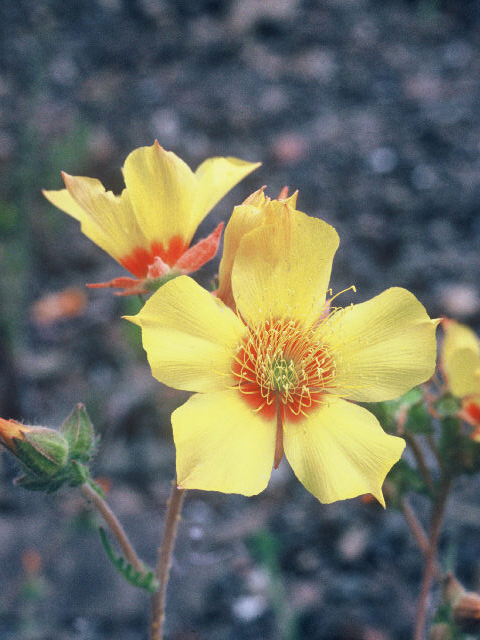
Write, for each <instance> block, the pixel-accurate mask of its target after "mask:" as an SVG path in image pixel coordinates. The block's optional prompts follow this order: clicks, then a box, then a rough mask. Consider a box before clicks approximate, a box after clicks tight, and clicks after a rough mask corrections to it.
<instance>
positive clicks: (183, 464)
mask: <svg viewBox="0 0 480 640" xmlns="http://www.w3.org/2000/svg"><path fill="white" fill-rule="evenodd" d="M338 242H339V241H338V235H337V233H336V231H335V230H334V229H333V227H331V226H330V225H328V224H326V223H325V222H323V221H321V220H318V219H315V218H311V217H309V216H306V215H305V214H303V213H300V212H298V211H295V210H293V209H292V208H291V207H289V206H280V207H277V210H276V217H275V220H274V223H272V224H261V225H260V226H256V227H255V228H254V229H253V230H252V231H249V232H247V233H245V234H244V235H243V237H242V238H241V240H240V242H239V244H238V247H237V249H236V251H235V258H234V262H233V268H232V275H231V283H232V291H233V297H234V300H235V304H236V311H237V313H235V312H234V311H233V310H231V309H230V308H229V307H227V306H226V305H225V304H224V303H223V302H222V301H221V300H219V299H218V298H215V297H213V296H212V295H210V294H209V293H207V292H206V291H205V290H204V289H202V288H201V287H200V286H199V285H198V284H196V283H195V282H194V281H193V280H192V279H191V278H189V277H188V276H181V277H179V278H177V279H176V280H173V281H172V282H169V283H167V284H166V285H165V286H164V287H162V288H161V289H160V290H159V291H158V292H156V293H155V294H154V295H153V296H152V297H151V298H150V300H149V301H148V302H147V303H146V304H145V306H144V307H143V309H142V310H141V312H140V313H139V314H138V315H137V316H134V317H130V318H128V319H129V320H131V321H133V322H135V323H137V324H139V325H140V326H141V327H142V333H143V344H144V347H145V349H146V352H147V355H148V358H149V362H150V365H151V368H152V372H153V375H154V376H155V377H156V378H157V379H158V380H160V381H161V382H163V383H165V384H167V385H170V386H172V387H175V388H177V389H184V390H188V391H194V392H196V393H195V394H194V395H192V397H191V398H190V399H189V400H188V401H187V402H186V403H185V404H184V405H183V406H181V407H180V408H178V409H177V410H176V411H174V413H173V414H172V425H173V434H174V439H175V445H176V450H177V480H178V483H179V485H180V486H181V487H184V488H195V489H207V490H215V491H223V492H226V493H241V494H245V495H253V494H256V493H258V492H260V491H262V490H263V489H264V488H265V487H266V485H267V483H268V480H269V477H270V473H271V470H272V467H273V466H275V467H276V466H278V464H279V463H280V460H281V458H282V456H283V454H285V456H286V458H287V460H288V462H289V463H290V465H291V467H292V469H293V471H294V472H295V474H296V476H297V477H298V479H299V480H300V481H301V482H302V483H303V484H304V485H305V487H306V488H307V489H308V490H309V491H311V493H313V494H314V495H315V496H316V497H317V498H318V499H319V500H320V501H322V502H333V501H335V500H341V499H344V498H351V497H354V496H357V495H360V494H363V493H372V494H374V495H375V496H376V498H377V499H378V500H379V501H380V502H381V503H382V504H384V500H383V495H382V490H381V487H382V483H383V480H384V478H385V475H386V474H387V472H388V471H389V469H390V468H391V466H392V465H393V464H394V463H395V462H396V461H397V460H398V459H399V457H400V456H401V453H402V451H403V448H404V446H405V443H404V441H403V440H402V439H401V438H397V437H395V436H391V435H387V434H386V433H385V432H384V431H383V430H382V428H381V427H380V425H379V423H378V421H377V420H376V418H375V417H374V416H373V415H372V414H371V413H370V412H369V411H367V410H366V409H364V408H362V407H359V406H357V405H355V404H353V403H352V402H351V401H352V400H358V401H367V402H371V401H380V400H389V399H392V398H396V397H397V396H400V395H401V394H403V393H405V392H406V391H407V390H408V389H410V388H411V387H412V386H414V385H417V384H419V383H421V382H423V381H425V380H427V379H428V378H429V377H430V376H431V375H432V373H433V371H434V368H435V356H436V343H435V335H434V334H435V326H436V324H437V323H436V321H432V320H430V318H429V317H428V315H427V313H426V311H425V309H424V308H423V306H422V305H421V304H420V303H419V302H418V300H417V299H416V298H415V297H414V296H413V295H412V294H411V293H409V292H408V291H406V290H404V289H398V288H395V289H388V290H387V291H385V292H384V293H382V294H380V295H379V296H377V297H375V298H373V299H372V300H370V301H368V302H364V303H361V304H358V305H355V306H349V307H347V308H345V309H330V311H329V312H327V313H326V312H325V305H326V304H328V303H326V292H327V289H328V281H329V277H330V271H331V265H332V260H333V256H334V254H335V251H336V249H337V246H338Z"/></svg>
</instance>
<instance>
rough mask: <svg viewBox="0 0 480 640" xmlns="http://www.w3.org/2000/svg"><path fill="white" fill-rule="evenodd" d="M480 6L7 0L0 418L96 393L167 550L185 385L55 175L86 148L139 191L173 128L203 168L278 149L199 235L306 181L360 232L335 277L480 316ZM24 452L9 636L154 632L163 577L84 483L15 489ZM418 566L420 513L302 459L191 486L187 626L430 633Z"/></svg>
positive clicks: (146, 533)
mask: <svg viewBox="0 0 480 640" xmlns="http://www.w3.org/2000/svg"><path fill="white" fill-rule="evenodd" d="M479 27H480V1H477V0H464V1H462V0H457V1H455V0H411V1H407V0H178V1H174V0H84V1H83V2H76V1H74V0H36V1H35V2H31V1H29V0H3V1H2V2H0V415H1V416H2V417H5V418H15V419H18V420H21V421H23V422H25V423H26V424H42V425H45V426H55V427H56V426H58V425H59V424H60V423H61V422H62V421H63V419H64V418H65V417H66V416H67V415H68V413H69V412H70V411H71V409H72V407H73V405H74V404H75V403H76V402H78V401H82V402H84V403H85V404H86V405H87V408H88V411H89V413H90V415H91V417H92V420H93V421H94V423H95V426H96V428H97V430H98V431H99V432H100V433H101V434H102V441H101V445H100V450H99V454H98V456H97V459H96V463H95V469H94V472H95V474H97V475H100V476H102V477H103V478H104V482H105V483H107V484H109V485H110V486H111V488H110V492H109V500H110V502H111V504H112V506H113V508H114V510H115V511H116V513H117V515H118V516H119V518H120V519H121V521H122V522H123V523H124V525H125V527H126V529H127V531H128V532H129V534H130V535H131V537H132V538H133V540H134V541H135V542H136V544H137V549H138V551H139V553H140V555H141V556H142V557H143V558H144V559H145V560H146V561H147V562H150V563H153V562H154V561H155V555H156V546H157V544H158V542H159V539H160V532H161V525H162V521H163V515H164V512H165V503H166V500H167V497H168V492H169V481H170V480H171V478H172V476H173V473H174V450H173V446H172V439H171V432H170V423H169V415H170V413H171V411H172V409H174V408H175V407H176V406H178V405H179V404H181V403H182V402H183V401H184V400H185V397H186V396H185V394H179V393H177V392H174V391H172V390H168V389H166V388H162V387H161V386H160V385H159V384H158V383H157V382H156V381H155V380H153V378H152V377H151V375H150V372H149V369H148V366H147V364H146V358H145V355H144V353H143V351H142V349H141V345H140V338H139V334H138V331H137V328H136V327H133V326H130V325H128V324H127V323H125V322H124V321H122V320H121V319H120V316H121V315H122V314H125V313H135V312H136V311H137V310H138V309H139V302H138V301H137V300H136V299H132V300H130V299H122V298H118V297H114V296H113V295H112V292H111V291H109V290H87V289H85V286H84V285H85V283H86V282H98V281H105V280H108V279H110V278H112V277H115V276H119V275H124V274H125V272H124V271H123V270H122V268H121V267H119V266H118V265H117V264H116V263H115V262H114V261H113V260H112V259H111V258H109V257H108V256H107V255H106V254H105V253H103V252H102V251H101V250H100V249H99V248H98V247H96V246H95V245H93V244H92V243H91V242H90V241H89V240H88V239H87V238H85V237H84V236H83V235H82V234H81V233H80V230H79V227H78V224H77V223H76V222H75V221H74V220H72V219H70V218H69V217H68V216H66V215H65V214H63V213H61V212H60V211H58V210H56V209H54V208H53V207H52V206H51V205H50V204H49V203H48V202H47V201H46V200H44V199H43V197H42V195H41V189H42V188H47V189H58V188H61V187H62V186H63V185H62V182H61V177H60V171H61V170H66V171H67V172H69V173H71V174H74V175H86V176H90V177H96V178H99V179H101V180H102V181H103V183H104V184H105V186H106V187H107V188H110V189H112V190H113V191H114V192H116V193H119V192H120V190H121V189H122V177H121V171H120V168H121V166H122V165H123V162H124V160H125V157H126V156H127V154H128V153H129V152H130V151H131V150H133V149H134V148H136V147H139V146H142V145H151V144H152V143H153V141H154V140H155V139H156V138H157V139H158V140H159V142H160V144H161V145H162V146H164V147H165V148H167V149H170V150H173V151H174V152H175V153H177V154H178V155H179V156H180V157H182V158H183V159H184V160H186V161H187V163H188V164H189V165H190V166H192V168H196V166H197V165H198V164H200V162H202V161H203V160H204V159H205V158H206V157H209V156H214V155H233V156H238V157H240V158H242V159H245V160H250V161H262V162H263V165H262V167H261V168H260V169H259V170H257V171H256V172H255V173H254V174H252V175H251V176H249V177H248V178H247V179H246V180H245V181H243V182H242V183H241V184H240V185H239V186H237V187H236V188H235V189H234V190H233V191H232V192H231V193H230V194H228V196H226V197H225V198H224V200H223V201H221V203H220V204H219V205H217V207H216V208H215V210H214V211H213V212H212V214H210V215H209V216H208V217H207V218H206V220H205V221H204V223H203V224H202V225H201V227H200V229H199V232H198V234H197V237H203V236H205V235H206V234H207V233H209V232H210V231H212V230H213V228H214V227H215V225H216V224H217V223H218V221H220V220H225V221H226V220H227V219H228V217H229V215H230V213H231V210H232V207H233V206H234V205H235V204H239V203H240V202H241V201H242V200H243V199H244V198H245V197H246V196H247V195H249V194H250V193H251V192H252V191H254V190H256V189H257V188H258V187H260V186H261V185H263V184H266V185H267V193H268V194H269V195H270V196H272V197H275V196H276V195H277V194H278V192H279V191H280V189H281V188H282V187H283V186H284V185H288V186H289V187H290V188H291V190H295V189H299V192H300V195H299V198H298V208H299V209H300V210H302V211H305V212H307V213H309V214H311V215H316V216H319V217H321V218H323V219H325V220H327V221H328V222H329V223H331V224H333V225H334V226H335V227H336V228H337V230H338V231H339V234H340V238H341V245H340V249H339V251H338V254H337V257H336V258H335V262H334V268H333V279H332V287H333V291H334V292H338V291H340V290H342V289H344V288H346V287H349V286H350V285H352V284H355V285H356V287H357V293H356V294H352V293H348V294H344V296H342V300H343V303H344V304H348V303H350V302H351V301H353V302H356V301H358V302H360V301H363V300H366V299H368V298H369V297H371V296H373V295H375V294H377V293H379V292H380V291H382V290H383V289H385V288H387V287H389V286H393V285H399V286H404V287H407V288H408V289H410V290H411V291H412V292H413V293H415V294H416V295H417V296H418V297H419V298H420V299H421V300H422V302H423V303H424V304H425V306H426V307H427V310H428V311H429V313H430V315H432V316H439V315H447V316H452V317H456V318H457V319H459V320H462V321H464V322H467V323H469V324H470V325H471V326H473V327H474V328H476V329H477V330H478V329H479V326H480V284H479V283H480V278H479V273H480V250H479V249H480V241H479V239H480V216H479V213H478V212H479V203H480V171H479V169H480V56H479V50H480V30H479ZM319 250H321V247H319ZM217 268H218V260H217V261H216V262H215V263H213V264H211V265H210V266H209V267H207V268H205V269H204V270H203V271H202V272H201V273H200V274H198V279H199V280H200V281H201V282H202V283H205V284H206V283H208V282H209V281H210V280H211V278H212V277H213V275H214V274H215V270H216V269H217ZM15 472H16V470H15V469H14V466H13V464H12V463H11V461H10V459H8V458H7V456H6V455H3V456H2V459H1V466H0V473H1V475H2V482H1V485H0V580H1V584H2V589H1V591H0V638H1V639H2V640H4V639H5V640H64V639H65V640H67V639H68V640H104V639H108V638H115V640H145V639H146V618H147V614H148V610H147V598H146V597H145V596H144V594H143V593H140V592H138V591H136V590H134V589H133V588H132V587H129V586H128V585H126V584H124V583H123V582H122V581H121V579H120V578H118V577H117V576H116V574H115V572H114V569H113V568H112V567H111V566H110V565H109V563H108V561H107V559H106V557H105V555H104V551H103V549H102V548H101V546H100V543H99V540H98V535H97V533H96V524H95V523H96V520H95V518H93V517H92V515H91V514H90V513H89V511H88V510H87V509H86V508H85V505H84V503H83V502H82V500H81V498H80V497H79V496H78V495H77V494H76V493H75V492H74V491H70V492H66V491H65V492H63V493H61V494H59V495H56V496H55V497H46V496H43V495H34V494H30V493H27V492H26V491H25V490H23V489H20V488H14V487H13V486H12V484H11V480H12V478H13V477H14V475H15ZM478 489H479V486H478V483H477V484H476V485H474V484H472V482H471V480H469V481H468V483H467V482H466V481H465V483H464V484H463V485H462V484H460V485H459V486H458V487H457V494H456V500H455V504H454V505H453V506H452V507H451V509H450V511H449V512H448V513H447V521H446V534H445V536H444V542H443V544H444V550H445V549H447V550H448V551H449V552H450V553H451V554H453V556H454V558H455V566H456V567H457V569H458V575H459V577H460V578H461V579H463V580H464V581H465V582H466V584H467V585H468V586H469V587H470V588H476V587H478V586H479V584H480V582H479V581H480V565H479V560H478V558H479V557H480V537H479V536H478V522H479V521H480V501H479V500H478ZM419 506H420V508H422V503H419ZM420 575H421V559H420V555H419V552H418V551H417V550H416V548H415V547H414V544H413V542H412V540H411V539H410V536H409V532H408V530H407V528H406V525H405V524H404V522H403V519H402V517H401V515H400V514H398V513H396V512H394V511H387V512H384V511H383V510H382V509H381V508H380V507H379V506H378V505H375V504H366V503H364V502H362V501H361V500H350V501H346V502H343V503H337V504H333V505H328V506H323V505H320V504H319V503H318V502H317V501H316V500H315V499H314V498H313V497H312V496H311V495H310V494H308V493H307V492H306V490H304V489H303V487H302V486H301V485H300V484H299V483H298V482H296V481H295V480H294V479H293V477H292V474H291V472H290V470H289V469H288V467H287V465H285V464H284V463H283V464H282V465H281V467H280V469H279V470H278V471H277V472H275V473H274V475H273V477H272V481H271V483H270V486H269V488H268V489H267V491H265V492H264V493H263V494H261V495H260V496H258V497H256V498H251V499H247V498H243V497H240V496H224V495H221V494H217V493H202V492H194V491H192V492H190V493H189V495H188V497H187V501H186V505H185V508H184V519H183V521H182V523H181V527H180V534H179V540H178V543H177V552H176V555H175V562H174V566H173V571H172V579H171V582H170V588H169V600H168V610H167V631H168V639H169V640H194V639H195V640H206V639H208V640H302V639H304V638H309V639H310V640H323V639H325V640H403V639H407V638H409V637H410V634H411V625H412V619H413V616H414V611H415V600H416V597H417V592H418V588H419V580H420Z"/></svg>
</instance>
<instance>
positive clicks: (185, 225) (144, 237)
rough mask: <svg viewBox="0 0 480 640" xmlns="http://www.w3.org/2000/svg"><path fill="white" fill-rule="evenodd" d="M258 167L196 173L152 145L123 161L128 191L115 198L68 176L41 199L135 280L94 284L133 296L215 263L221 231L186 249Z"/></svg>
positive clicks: (217, 161) (224, 161)
mask: <svg viewBox="0 0 480 640" xmlns="http://www.w3.org/2000/svg"><path fill="white" fill-rule="evenodd" d="M258 166H259V163H256V164H255V163H251V162H244V161H243V160H238V159H237V158H209V159H208V160H205V162H203V163H202V164H201V165H200V166H199V167H198V169H197V170H196V171H195V173H194V172H193V171H191V169H190V168H189V167H188V166H187V165H186V164H185V163H184V162H183V160H181V159H180V158H179V157H178V156H176V155H175V154H174V153H172V152H171V151H165V150H164V149H162V147H161V146H160V145H159V144H158V142H155V144H154V145H152V146H151V147H140V148H139V149H136V150H135V151H132V153H130V155H129V156H128V157H127V159H126V161H125V165H124V167H123V177H124V179H125V185H126V188H125V189H124V190H123V191H122V193H121V195H120V196H115V195H114V194H113V193H112V192H111V191H105V188H104V187H103V185H102V184H101V182H100V181H99V180H95V179H93V178H84V177H75V176H70V175H68V174H66V173H63V174H62V175H63V179H64V181H65V185H66V189H62V190H59V191H44V192H43V193H44V195H45V197H46V198H47V199H48V200H49V201H50V202H51V203H52V204H54V205H55V206H57V207H58V208H59V209H62V211H65V212H66V213H68V214H69V215H71V216H72V217H73V218H75V219H76V220H78V221H79V222H80V225H81V228H82V231H83V233H84V234H85V235H86V236H87V237H88V238H90V240H92V241H93V242H95V244H97V245H98V246H99V247H101V248H102V249H104V251H106V252H107V253H109V254H110V255H111V256H112V258H114V259H115V260H117V262H119V263H120V264H121V265H122V266H124V267H125V268H126V269H127V270H128V271H130V272H131V273H132V274H133V275H134V276H135V278H116V279H115V280H112V281H111V282H110V283H101V284H100V285H99V286H114V287H116V286H118V287H126V288H127V289H128V290H127V291H126V293H132V292H134V293H138V292H142V291H146V290H148V284H149V283H148V280H149V279H152V278H156V279H158V278H162V277H164V276H165V275H168V274H169V273H171V272H174V273H190V272H192V271H196V270H197V269H199V268H200V267H201V266H202V265H203V264H205V263H206V262H207V261H208V260H211V259H212V258H213V257H214V255H215V253H216V251H217V248H218V243H219V240H220V233H221V230H222V225H219V226H218V227H217V229H216V230H215V231H214V232H213V233H212V234H211V235H210V236H209V237H208V238H205V239H203V240H201V241H200V242H199V243H197V244H196V245H195V246H193V247H191V248H189V246H190V242H191V240H192V237H193V235H194V233H195V231H196V230H197V227H198V225H199V224H200V223H201V222H202V220H203V219H204V217H205V216H206V215H207V213H208V212H209V211H210V210H211V209H212V208H213V207H214V206H215V205H216V204H217V202H218V201H219V200H220V199H221V198H223V196H224V195H225V194H226V193H227V192H228V191H230V189H232V188H233V187H234V186H235V185H236V184H237V183H238V182H240V180H242V179H243V178H244V177H245V176H247V175H248V174H249V173H251V172H252V171H253V170H254V169H256V168H257V167H258Z"/></svg>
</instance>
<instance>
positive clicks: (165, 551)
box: [150, 480, 186, 640]
mask: <svg viewBox="0 0 480 640" xmlns="http://www.w3.org/2000/svg"><path fill="white" fill-rule="evenodd" d="M185 493H186V491H185V489H180V488H179V487H178V486H177V482H176V480H174V481H173V482H172V492H171V494H170V498H169V500H168V507H167V517H166V520H165V527H164V530H163V537H162V543H161V545H160V549H159V552H158V564H157V571H156V575H157V579H158V582H159V583H160V586H159V588H158V591H156V592H155V593H154V594H153V595H152V597H151V599H150V610H151V622H150V640H163V624H164V622H165V598H166V595H167V585H168V578H169V576H170V568H171V566H172V553H173V548H174V546H175V539H176V537H177V527H178V523H179V520H180V512H181V510H182V505H183V500H184V498H185Z"/></svg>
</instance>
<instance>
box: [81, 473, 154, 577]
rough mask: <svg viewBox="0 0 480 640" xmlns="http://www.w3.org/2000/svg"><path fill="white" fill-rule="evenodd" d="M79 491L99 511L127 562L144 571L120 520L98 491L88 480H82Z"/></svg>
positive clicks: (141, 571)
mask: <svg viewBox="0 0 480 640" xmlns="http://www.w3.org/2000/svg"><path fill="white" fill-rule="evenodd" d="M80 491H81V492H82V495H83V497H84V498H86V499H87V500H88V501H89V502H90V503H92V504H93V506H94V507H95V508H96V509H97V511H99V513H100V514H101V516H102V518H103V519H104V520H105V523H106V524H107V526H108V528H109V529H110V531H111V532H112V534H113V535H114V537H115V539H116V541H117V542H118V544H119V546H120V547H121V549H122V551H123V554H124V556H125V558H126V559H127V560H128V562H129V563H130V564H131V565H132V567H134V568H135V570H136V571H138V572H139V573H144V572H145V571H144V568H143V565H142V563H141V561H140V560H139V558H138V556H137V554H136V553H135V550H134V548H133V547H132V544H131V542H130V540H129V539H128V536H127V534H126V533H125V531H124V530H123V527H122V525H121V524H120V522H119V521H118V520H117V517H116V515H115V514H114V513H113V511H112V510H111V509H110V507H109V506H108V504H107V502H106V501H105V500H104V499H103V498H102V497H101V496H100V494H99V493H97V492H96V491H95V489H93V488H92V487H91V485H90V484H88V482H84V483H83V484H82V485H81V486H80Z"/></svg>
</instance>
